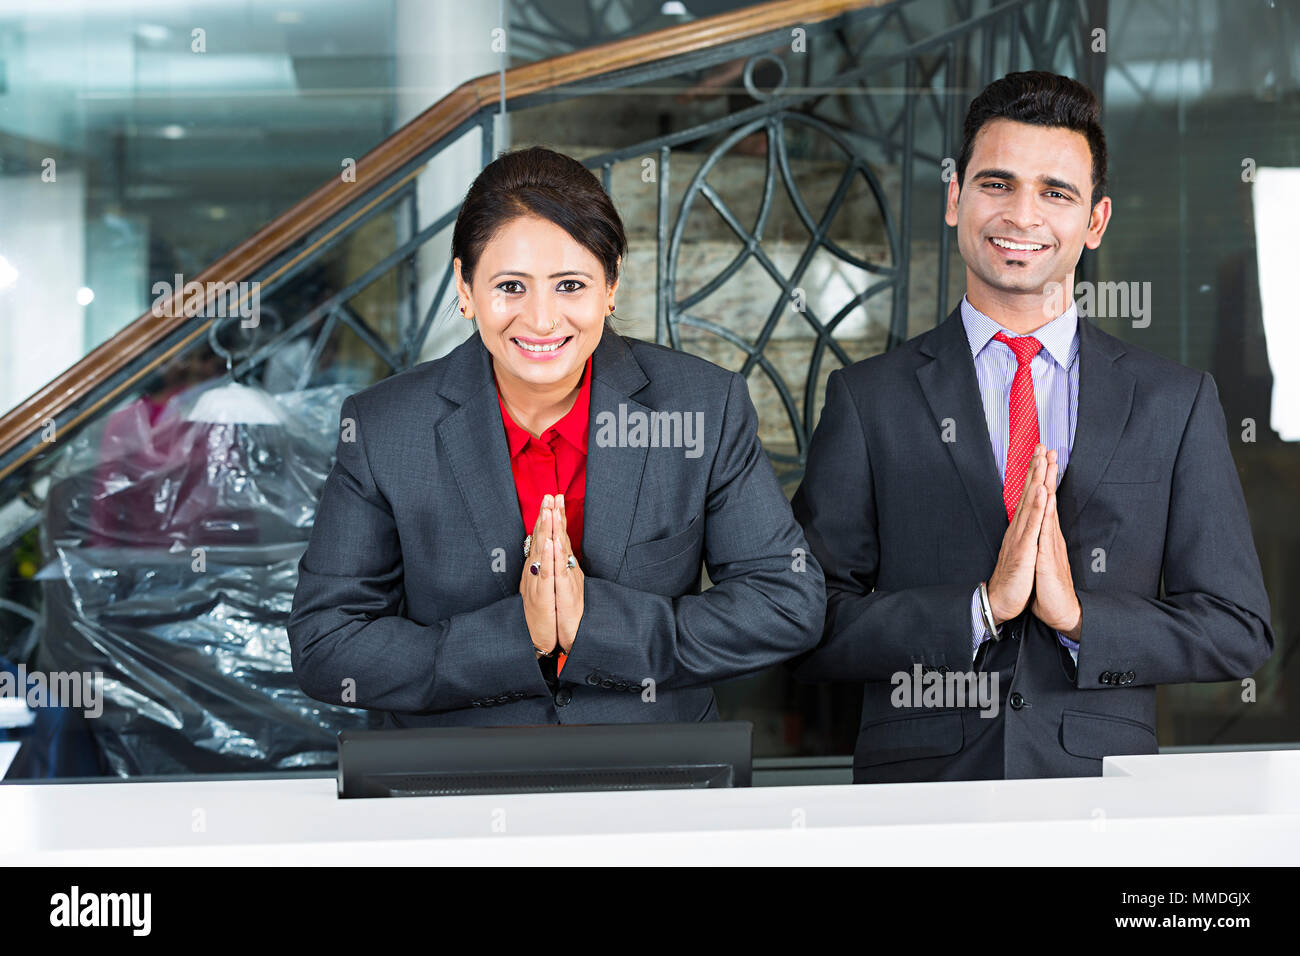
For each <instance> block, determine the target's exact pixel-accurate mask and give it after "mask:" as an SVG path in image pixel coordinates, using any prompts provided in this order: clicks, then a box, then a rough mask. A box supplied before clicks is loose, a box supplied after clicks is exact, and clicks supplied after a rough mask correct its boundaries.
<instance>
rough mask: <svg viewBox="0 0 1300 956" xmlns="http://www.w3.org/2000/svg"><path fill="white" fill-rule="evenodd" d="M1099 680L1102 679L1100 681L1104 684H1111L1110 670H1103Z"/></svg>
mask: <svg viewBox="0 0 1300 956" xmlns="http://www.w3.org/2000/svg"><path fill="white" fill-rule="evenodd" d="M1097 680H1098V681H1100V682H1101V683H1103V684H1109V683H1110V671H1102V672H1101V674H1100V675H1098V677H1097Z"/></svg>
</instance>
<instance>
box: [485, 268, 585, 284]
mask: <svg viewBox="0 0 1300 956" xmlns="http://www.w3.org/2000/svg"><path fill="white" fill-rule="evenodd" d="M501 276H523V277H524V278H525V279H531V278H532V277H533V276H532V273H529V272H520V271H519V270H517V269H509V270H507V271H505V272H498V273H497V274H496V275H494V276H493V277H492V278H493V279H499V278H500V277H501ZM560 276H583V277H584V278H587V279H590V278H591V276H590V274H588V273H586V272H581V271H579V270H578V269H570V270H569V271H568V272H552V273H551V274H550V275H548V276H547V277H546V278H548V279H558V278H559V277H560ZM488 281H489V282H490V281H491V279H489V280H488Z"/></svg>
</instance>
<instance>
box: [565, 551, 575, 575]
mask: <svg viewBox="0 0 1300 956" xmlns="http://www.w3.org/2000/svg"><path fill="white" fill-rule="evenodd" d="M564 566H565V567H566V568H567V569H568V570H570V571H572V570H573V569H574V568H576V567H577V566H578V559H577V558H575V557H574V556H573V555H569V560H568V561H565V562H564Z"/></svg>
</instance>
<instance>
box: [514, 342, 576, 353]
mask: <svg viewBox="0 0 1300 956" xmlns="http://www.w3.org/2000/svg"><path fill="white" fill-rule="evenodd" d="M565 341H566V340H561V341H559V342H553V343H551V344H550V345H529V344H528V343H527V342H522V341H520V340H519V339H515V340H514V342H515V344H516V345H518V346H519V347H520V348H522V349H527V350H528V351H529V352H554V351H555V350H556V349H558V348H559V347H560V346H561V345H563V344H564V342H565Z"/></svg>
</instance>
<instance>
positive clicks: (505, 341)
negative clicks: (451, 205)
mask: <svg viewBox="0 0 1300 956" xmlns="http://www.w3.org/2000/svg"><path fill="white" fill-rule="evenodd" d="M454 265H455V269H456V288H457V291H458V292H459V293H460V301H461V304H462V306H465V305H466V304H468V307H467V308H466V313H467V314H469V315H472V316H473V317H474V319H476V320H477V321H478V330H479V335H480V336H481V337H482V339H483V344H484V345H485V346H486V347H487V350H488V351H489V352H490V353H491V354H492V364H493V368H494V370H495V372H496V375H497V378H498V380H499V379H501V378H502V377H508V378H511V379H515V380H517V381H518V382H519V383H522V384H525V385H529V386H532V387H546V386H552V385H559V384H562V383H566V382H575V381H576V379H577V378H579V377H580V376H581V374H582V369H583V367H584V366H585V365H586V362H587V357H588V356H589V355H591V353H592V352H593V351H595V349H596V346H597V345H598V344H599V343H600V337H601V334H602V333H603V331H604V328H605V316H606V315H608V314H609V311H610V309H611V308H613V299H614V290H615V289H616V288H617V287H618V280H617V279H615V280H614V282H613V283H612V284H610V285H606V281H605V273H604V270H603V269H602V268H601V264H600V260H599V259H597V258H596V256H595V255H593V254H592V252H591V250H589V249H587V248H586V247H585V246H583V245H582V244H581V243H579V242H577V241H576V240H574V238H573V237H572V236H570V235H569V234H568V233H567V232H565V231H564V230H563V229H562V228H560V227H559V226H557V225H556V224H555V223H553V222H551V221H550V220H549V219H543V218H541V217H538V216H532V215H527V216H520V217H518V218H515V219H512V220H510V221H509V222H507V223H506V224H505V225H504V226H502V227H501V228H500V229H499V230H498V231H497V232H496V234H495V235H493V237H492V238H491V239H490V240H489V241H488V242H487V243H486V244H485V245H484V247H483V250H482V252H481V253H480V254H479V260H478V263H477V265H475V267H474V275H473V276H472V279H473V288H472V289H471V288H470V286H468V285H466V284H465V282H464V279H463V277H462V275H461V260H460V259H456V260H455V262H454Z"/></svg>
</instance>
